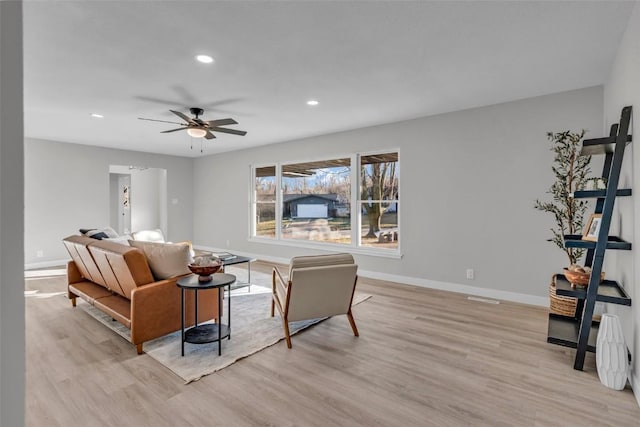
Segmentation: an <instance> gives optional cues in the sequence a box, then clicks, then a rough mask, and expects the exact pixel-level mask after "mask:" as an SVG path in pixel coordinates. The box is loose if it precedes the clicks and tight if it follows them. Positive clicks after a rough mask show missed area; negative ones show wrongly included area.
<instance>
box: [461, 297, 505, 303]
mask: <svg viewBox="0 0 640 427" xmlns="http://www.w3.org/2000/svg"><path fill="white" fill-rule="evenodd" d="M467 299H468V300H469V301H478V302H483V303H485V304H500V301H498V300H495V299H486V298H479V297H467Z"/></svg>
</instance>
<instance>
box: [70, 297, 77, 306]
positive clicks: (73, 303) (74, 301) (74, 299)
mask: <svg viewBox="0 0 640 427" xmlns="http://www.w3.org/2000/svg"><path fill="white" fill-rule="evenodd" d="M75 306H76V297H73V298H71V307H75Z"/></svg>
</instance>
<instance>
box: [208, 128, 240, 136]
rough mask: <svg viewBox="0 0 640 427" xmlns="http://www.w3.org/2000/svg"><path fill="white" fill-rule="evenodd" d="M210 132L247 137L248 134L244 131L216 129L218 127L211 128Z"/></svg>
mask: <svg viewBox="0 0 640 427" xmlns="http://www.w3.org/2000/svg"><path fill="white" fill-rule="evenodd" d="M209 130H210V131H212V132H222V133H230V134H232V135H240V136H245V135H246V134H247V132H245V131H243V130H235V129H226V128H219V127H216V126H214V127H212V128H210V129H209Z"/></svg>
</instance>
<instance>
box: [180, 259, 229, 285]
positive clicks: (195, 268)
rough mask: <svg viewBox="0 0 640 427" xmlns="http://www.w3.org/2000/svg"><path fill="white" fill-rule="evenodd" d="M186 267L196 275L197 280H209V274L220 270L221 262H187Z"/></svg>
mask: <svg viewBox="0 0 640 427" xmlns="http://www.w3.org/2000/svg"><path fill="white" fill-rule="evenodd" d="M188 267H189V270H191V272H192V273H193V274H197V275H198V280H199V281H200V282H210V281H211V279H212V278H211V275H212V274H213V273H215V272H217V271H218V270H220V268H221V267H222V264H221V263H220V262H218V263H216V264H212V265H196V264H189V265H188Z"/></svg>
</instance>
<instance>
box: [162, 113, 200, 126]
mask: <svg viewBox="0 0 640 427" xmlns="http://www.w3.org/2000/svg"><path fill="white" fill-rule="evenodd" d="M169 111H171V112H172V113H173V114H175V115H176V116H178V117H180V118H181V119H182V120H184V121H185V122H187V123H189V124H193V125H197V123H196V122H194V121H193V119H192V118H191V117H189V116H187V115H186V114H184V113H181V112H180V111H176V110H169Z"/></svg>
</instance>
